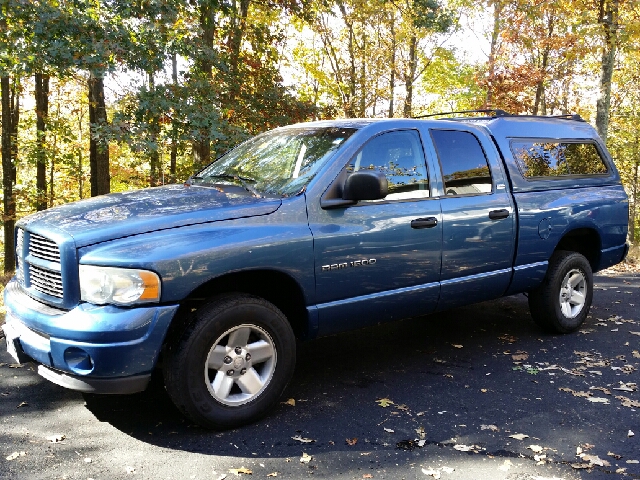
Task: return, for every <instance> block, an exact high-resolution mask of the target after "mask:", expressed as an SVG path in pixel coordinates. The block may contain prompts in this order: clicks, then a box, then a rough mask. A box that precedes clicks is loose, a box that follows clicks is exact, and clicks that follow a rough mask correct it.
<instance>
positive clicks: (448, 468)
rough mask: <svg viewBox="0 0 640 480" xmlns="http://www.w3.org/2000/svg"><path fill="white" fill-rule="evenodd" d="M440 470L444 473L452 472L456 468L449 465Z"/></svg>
mask: <svg viewBox="0 0 640 480" xmlns="http://www.w3.org/2000/svg"><path fill="white" fill-rule="evenodd" d="M440 470H442V471H443V472H444V473H453V472H455V470H456V469H455V468H451V467H442V468H441V469H440Z"/></svg>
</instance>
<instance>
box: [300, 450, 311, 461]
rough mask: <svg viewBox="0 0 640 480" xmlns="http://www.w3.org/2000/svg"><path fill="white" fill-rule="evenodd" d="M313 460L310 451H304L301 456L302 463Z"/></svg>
mask: <svg viewBox="0 0 640 480" xmlns="http://www.w3.org/2000/svg"><path fill="white" fill-rule="evenodd" d="M311 460H313V457H312V456H311V455H309V454H308V453H305V452H302V456H301V457H300V463H309V462H310V461H311Z"/></svg>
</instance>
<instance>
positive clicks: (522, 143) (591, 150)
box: [511, 140, 607, 178]
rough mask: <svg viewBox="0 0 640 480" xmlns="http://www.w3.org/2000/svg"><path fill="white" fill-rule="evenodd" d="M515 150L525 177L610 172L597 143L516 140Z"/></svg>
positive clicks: (513, 148)
mask: <svg viewBox="0 0 640 480" xmlns="http://www.w3.org/2000/svg"><path fill="white" fill-rule="evenodd" d="M511 151H512V153H513V157H514V159H515V161H516V164H517V165H518V168H519V169H520V171H521V172H522V175H523V176H524V177H525V178H531V177H561V176H567V175H603V174H606V173H607V167H606V165H605V163H604V161H603V160H602V157H601V156H600V152H599V151H598V149H597V148H596V146H595V144H593V143H588V142H570V141H557V140H550V141H545V140H535V141H531V140H514V141H512V142H511Z"/></svg>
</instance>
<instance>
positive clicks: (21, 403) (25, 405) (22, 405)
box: [16, 402, 29, 408]
mask: <svg viewBox="0 0 640 480" xmlns="http://www.w3.org/2000/svg"><path fill="white" fill-rule="evenodd" d="M28 406H29V404H28V403H27V402H20V405H18V406H17V407H16V408H20V407H28Z"/></svg>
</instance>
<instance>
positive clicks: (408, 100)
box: [404, 35, 418, 118]
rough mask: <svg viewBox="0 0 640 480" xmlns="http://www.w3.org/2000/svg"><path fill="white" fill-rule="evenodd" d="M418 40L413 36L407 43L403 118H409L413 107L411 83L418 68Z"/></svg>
mask: <svg viewBox="0 0 640 480" xmlns="http://www.w3.org/2000/svg"><path fill="white" fill-rule="evenodd" d="M417 43H418V39H417V38H416V36H415V35H412V36H411V40H410V41H409V71H408V72H407V73H406V74H405V78H404V84H405V89H406V91H407V95H406V97H404V116H405V118H411V109H412V107H413V82H414V80H415V77H416V70H417V67H418V62H417V52H416V46H417Z"/></svg>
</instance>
